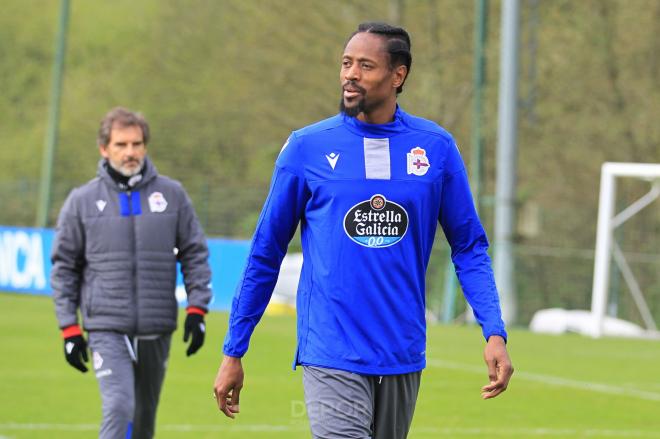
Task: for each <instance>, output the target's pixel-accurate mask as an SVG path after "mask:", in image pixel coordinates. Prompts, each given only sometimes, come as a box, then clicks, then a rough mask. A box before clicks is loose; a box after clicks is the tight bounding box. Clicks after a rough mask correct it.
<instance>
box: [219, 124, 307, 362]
mask: <svg viewBox="0 0 660 439" xmlns="http://www.w3.org/2000/svg"><path fill="white" fill-rule="evenodd" d="M294 140H295V139H294V136H292V137H290V138H289V141H287V144H285V146H284V148H283V150H282V152H281V153H280V157H279V158H278V160H277V163H276V165H275V171H274V172H273V178H272V180H271V185H270V191H269V193H268V197H267V198H266V202H265V203H264V207H263V209H262V211H261V215H260V216H259V220H258V222H257V227H256V229H255V232H254V236H253V237H252V245H251V248H250V253H249V255H248V260H247V263H246V266H245V269H244V270H243V275H242V279H241V281H240V283H239V285H238V287H237V290H236V294H235V295H234V299H233V301H232V307H231V314H230V316H229V328H228V330H227V335H226V337H225V344H224V348H223V351H224V353H225V354H226V355H230V356H232V357H242V356H243V355H244V354H245V352H246V351H247V349H248V344H249V342H250V337H251V336H252V332H253V331H254V328H255V326H256V325H257V323H258V322H259V320H260V319H261V316H262V315H263V313H264V311H265V310H266V306H267V305H268V302H269V301H270V297H271V295H272V293H273V288H275V283H276V282H277V277H278V275H279V272H280V264H281V263H282V259H283V258H284V255H285V254H286V251H287V247H288V245H289V241H291V238H292V237H293V235H294V233H295V231H296V228H297V227H298V223H299V222H300V219H301V218H302V215H303V212H304V209H305V204H306V202H307V199H308V198H309V191H308V189H307V185H306V182H305V179H304V177H303V175H302V171H300V168H301V165H300V156H297V154H296V152H295V150H297V144H296V145H293V143H294ZM296 143H297V142H296Z"/></svg>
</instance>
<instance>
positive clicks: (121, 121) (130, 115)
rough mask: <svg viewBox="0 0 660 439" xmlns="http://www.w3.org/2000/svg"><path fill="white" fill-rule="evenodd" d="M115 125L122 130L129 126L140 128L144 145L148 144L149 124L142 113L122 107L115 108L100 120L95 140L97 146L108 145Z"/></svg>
mask: <svg viewBox="0 0 660 439" xmlns="http://www.w3.org/2000/svg"><path fill="white" fill-rule="evenodd" d="M115 124H117V125H118V126H119V127H122V128H125V127H130V126H137V127H140V128H141V129H142V139H143V140H144V144H145V145H146V144H147V143H149V124H148V123H147V120H146V119H145V118H144V116H143V115H142V113H137V112H135V111H131V110H129V109H127V108H124V107H115V108H113V109H112V110H110V111H108V113H107V114H106V115H105V117H103V119H102V120H101V126H100V127H99V133H98V136H97V138H96V143H98V145H99V146H106V145H107V144H109V143H110V134H111V133H112V128H113V126H114V125H115Z"/></svg>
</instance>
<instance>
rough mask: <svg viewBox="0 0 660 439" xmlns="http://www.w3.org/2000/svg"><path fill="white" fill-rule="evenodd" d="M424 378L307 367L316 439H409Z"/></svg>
mask: <svg viewBox="0 0 660 439" xmlns="http://www.w3.org/2000/svg"><path fill="white" fill-rule="evenodd" d="M421 376H422V373H421V372H414V373H408V374H402V375H385V376H382V377H380V376H372V375H358V374H355V373H350V372H345V371H342V370H336V369H326V368H321V367H313V366H304V368H303V387H304V389H305V404H306V406H307V417H308V418H309V424H310V427H311V430H312V436H313V437H314V438H315V439H338V438H359V439H366V438H372V439H405V438H406V437H407V436H408V430H410V424H411V422H412V418H413V413H414V412H415V403H416V402H417V394H418V392H419V384H420V379H421Z"/></svg>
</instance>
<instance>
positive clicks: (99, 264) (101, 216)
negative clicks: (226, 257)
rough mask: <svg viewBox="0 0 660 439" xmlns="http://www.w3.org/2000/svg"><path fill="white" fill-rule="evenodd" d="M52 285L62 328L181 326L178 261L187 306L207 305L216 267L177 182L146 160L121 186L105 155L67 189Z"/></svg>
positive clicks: (142, 330)
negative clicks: (133, 179) (91, 174)
mask: <svg viewBox="0 0 660 439" xmlns="http://www.w3.org/2000/svg"><path fill="white" fill-rule="evenodd" d="M51 259H52V262H53V268H52V271H51V284H52V287H53V299H54V301H55V310H56V313H57V319H58V322H59V326H60V328H65V327H67V326H70V325H74V324H77V323H78V317H77V310H78V308H79V309H80V310H81V314H82V318H83V327H84V328H85V329H86V330H88V331H94V330H110V331H118V332H122V333H125V334H131V335H146V334H163V333H168V332H172V331H174V329H176V323H177V322H176V319H177V301H176V297H175V288H176V262H177V260H178V261H180V262H181V269H182V272H183V275H184V276H183V277H184V284H185V287H186V292H187V294H188V305H189V306H194V307H198V308H201V309H204V310H206V309H207V307H208V304H209V301H210V299H211V290H210V281H211V271H210V268H209V265H208V248H207V246H206V238H205V236H204V232H203V231H202V228H201V226H200V224H199V221H198V220H197V217H196V215H195V211H194V209H193V207H192V204H191V202H190V198H189V197H188V194H186V192H185V190H184V189H183V187H182V186H181V184H180V183H179V182H178V181H175V180H172V179H170V178H168V177H165V176H161V175H158V172H157V171H156V168H155V167H154V166H153V165H152V164H151V163H150V161H149V160H148V159H146V160H145V168H144V172H143V178H142V181H140V182H139V183H138V184H137V185H136V186H135V187H133V188H132V189H131V190H130V191H121V190H120V189H119V187H118V186H117V184H116V183H115V182H114V180H112V178H111V177H110V175H109V174H108V172H107V170H106V168H105V166H104V165H103V160H102V161H101V162H100V163H99V167H98V173H97V177H96V178H94V179H93V180H91V181H90V182H88V183H87V184H85V185H83V186H81V187H79V188H76V189H74V190H73V191H71V194H69V197H68V198H67V200H66V202H65V203H64V206H63V207H62V210H61V212H60V216H59V218H58V221H57V233H56V236H55V242H54V243H53V252H52V255H51Z"/></svg>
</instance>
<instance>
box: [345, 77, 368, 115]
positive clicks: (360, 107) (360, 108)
mask: <svg viewBox="0 0 660 439" xmlns="http://www.w3.org/2000/svg"><path fill="white" fill-rule="evenodd" d="M346 87H349V88H350V89H351V90H357V91H358V92H359V93H360V95H361V96H359V98H358V99H359V100H358V101H357V103H356V104H355V105H353V106H352V107H347V106H346V104H345V102H344V89H345V88H346ZM341 93H342V96H341V99H340V101H339V111H341V112H342V113H344V114H345V115H346V116H348V117H357V116H358V114H360V113H363V112H365V111H366V104H365V94H366V90H365V89H364V88H362V87H360V86H359V85H357V83H356V82H355V81H352V80H351V81H346V82H345V83H343V84H342V86H341Z"/></svg>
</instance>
